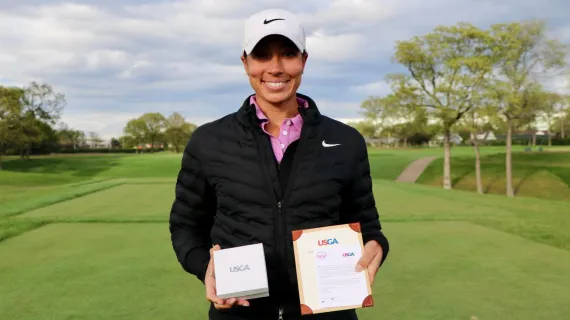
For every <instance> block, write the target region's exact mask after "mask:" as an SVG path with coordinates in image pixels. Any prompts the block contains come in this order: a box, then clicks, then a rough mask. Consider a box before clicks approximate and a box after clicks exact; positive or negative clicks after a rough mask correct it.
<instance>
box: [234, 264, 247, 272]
mask: <svg viewBox="0 0 570 320" xmlns="http://www.w3.org/2000/svg"><path fill="white" fill-rule="evenodd" d="M246 270H250V269H249V265H247V264H246V265H243V266H231V267H230V272H240V271H246Z"/></svg>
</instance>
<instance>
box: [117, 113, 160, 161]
mask: <svg viewBox="0 0 570 320" xmlns="http://www.w3.org/2000/svg"><path fill="white" fill-rule="evenodd" d="M165 126H166V118H164V116H163V115H162V114H160V113H157V112H151V113H145V114H143V115H142V116H140V117H139V118H136V119H132V120H130V121H129V122H127V125H126V126H125V128H124V129H123V131H124V133H125V135H127V136H129V137H130V141H131V142H134V144H139V143H150V145H151V152H154V148H155V147H156V143H157V141H158V140H159V139H160V138H161V136H162V135H163V134H164V130H165Z"/></svg>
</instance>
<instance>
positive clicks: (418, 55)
mask: <svg viewBox="0 0 570 320" xmlns="http://www.w3.org/2000/svg"><path fill="white" fill-rule="evenodd" d="M489 40H490V38H489V34H488V33H487V32H485V31H483V30H480V29H478V28H476V27H475V26H473V25H470V24H468V23H459V24H457V25H456V26H451V27H445V26H440V27H437V28H436V29H435V30H434V31H433V32H431V33H429V34H427V35H424V36H422V37H418V36H416V37H413V38H412V39H411V40H409V41H399V42H398V43H397V45H396V53H395V55H394V57H393V60H394V61H396V62H398V63H400V64H402V65H403V66H405V67H406V69H407V71H408V73H409V74H393V75H390V77H389V79H390V82H391V85H392V88H393V89H394V91H395V92H396V95H398V96H400V97H406V98H407V99H409V100H411V101H414V103H415V104H416V105H417V106H420V107H423V108H428V109H430V110H429V114H431V115H433V116H435V117H437V118H438V119H439V120H440V122H441V125H442V129H443V136H444V182H443V187H444V188H445V189H451V146H450V136H451V129H452V127H453V125H455V123H456V122H457V121H458V120H460V119H461V117H462V116H463V115H464V114H465V113H467V112H469V110H471V108H473V107H475V105H473V104H469V103H468V102H469V101H470V100H471V99H472V96H473V93H475V92H478V91H480V90H481V88H482V87H483V85H484V84H485V81H486V78H487V76H488V75H489V74H490V72H491V71H492V62H493V57H494V53H493V52H492V51H491V50H490V49H491V48H490V46H489V43H490V41H489Z"/></svg>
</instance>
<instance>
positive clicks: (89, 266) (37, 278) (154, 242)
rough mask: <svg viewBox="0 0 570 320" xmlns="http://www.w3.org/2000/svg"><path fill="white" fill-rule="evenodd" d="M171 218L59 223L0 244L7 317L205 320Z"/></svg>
mask: <svg viewBox="0 0 570 320" xmlns="http://www.w3.org/2000/svg"><path fill="white" fill-rule="evenodd" d="M169 241H170V240H169V234H168V226H167V225H166V224H136V225H130V224H53V225H48V226H44V227H41V228H39V229H36V230H33V231H30V232H27V233H25V234H23V235H21V236H19V237H15V238H11V239H7V240H5V241H3V242H1V243H0V257H2V258H1V259H0V283H2V285H1V286H0V296H1V297H2V299H0V310H2V317H1V318H2V319H13V320H17V319H18V320H19V319H34V320H43V319H46V320H47V319H153V320H154V319H205V318H207V317H206V311H205V309H204V303H205V299H204V292H203V290H201V288H200V287H199V286H198V284H197V282H196V281H194V280H193V279H191V278H190V277H188V276H186V275H184V274H183V273H182V272H181V271H180V268H179V266H178V265H177V262H176V258H175V257H174V255H173V251H172V249H171V245H169Z"/></svg>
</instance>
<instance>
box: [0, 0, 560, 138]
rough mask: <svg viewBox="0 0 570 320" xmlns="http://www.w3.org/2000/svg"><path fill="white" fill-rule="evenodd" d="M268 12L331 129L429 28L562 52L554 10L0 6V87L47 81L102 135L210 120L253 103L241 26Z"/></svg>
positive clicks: (423, 4)
mask: <svg viewBox="0 0 570 320" xmlns="http://www.w3.org/2000/svg"><path fill="white" fill-rule="evenodd" d="M275 7H279V8H285V9H288V10H291V11H293V12H296V13H297V14H298V15H299V18H300V19H301V21H302V22H303V24H304V26H305V29H306V32H307V36H308V39H307V43H308V50H309V62H308V65H307V70H306V72H305V75H304V79H303V84H302V87H301V90H300V91H302V92H303V93H305V94H308V95H310V96H311V97H312V98H313V99H315V100H316V101H317V103H318V104H319V106H322V109H323V112H325V113H326V114H327V115H331V116H333V117H336V118H339V119H341V118H342V119H352V118H359V117H361V115H360V114H359V105H360V103H361V101H362V100H363V99H365V98H366V97H367V96H368V95H379V94H382V93H385V92H387V91H386V90H387V87H386V85H385V84H384V81H383V79H384V75H385V74H387V73H390V72H394V71H397V70H398V69H399V68H400V66H397V65H393V64H391V63H390V56H391V55H392V54H393V51H394V45H395V42H396V41H397V40H401V39H408V38H410V37H411V36H413V35H417V34H424V33H427V32H429V31H430V30H431V29H433V28H434V27H435V26H437V25H439V24H447V25H449V24H454V23H456V22H459V21H469V22H472V23H475V24H476V25H479V26H484V27H486V26H487V25H488V24H490V23H494V22H503V21H513V20H521V19H527V18H545V19H548V20H549V22H550V26H551V28H552V29H553V34H556V36H558V37H560V38H562V39H565V40H566V41H570V22H569V21H568V19H567V17H566V16H565V15H567V13H566V12H568V11H570V4H569V3H568V2H567V1H563V0H546V1H545V2H542V3H539V2H537V1H535V0H520V1H515V0H503V1H498V0H497V1H491V0H484V1H479V0H433V1H429V2H428V1H420V0H405V1H404V0H386V1H377V0H307V1H304V2H296V3H292V2H291V1H286V0H275V1H267V0H250V1H247V2H243V3H240V2H239V1H230V0H191V1H184V0H178V1H168V0H165V1H158V2H157V1H149V0H140V1H139V0H126V1H118V2H117V1H111V0H99V1H94V0H81V1H65V0H64V1H63V2H62V1H55V0H53V1H50V0H47V1H45V0H44V1H40V0H22V1H17V2H16V1H5V0H0V43H1V44H2V50H0V85H18V86H22V85H25V84H26V83H29V82H30V81H32V80H35V81H45V82H48V83H50V84H52V85H53V87H54V89H55V90H57V91H60V92H63V93H65V94H66V97H67V106H66V109H65V110H64V120H65V121H66V122H68V124H69V125H70V126H71V127H75V128H80V129H83V130H85V131H97V132H98V133H99V134H101V135H103V136H108V135H109V136H110V135H113V136H118V135H120V134H121V132H122V127H123V126H124V124H125V123H126V121H125V119H127V118H128V117H133V116H137V115H140V114H142V113H144V112H151V111H159V112H163V113H165V114H166V113H169V112H171V111H172V110H179V111H181V113H182V114H183V115H185V116H186V117H187V118H188V119H189V120H190V121H192V120H191V119H194V121H193V122H195V123H197V122H200V121H210V120H213V119H215V118H217V117H221V116H223V115H225V114H227V113H229V112H232V111H234V110H236V109H237V108H238V107H239V106H240V105H241V103H242V102H243V99H244V98H245V97H246V96H247V95H249V94H250V93H251V88H250V87H249V83H248V82H247V78H246V77H245V75H244V70H243V67H242V65H241V62H240V60H239V56H240V45H241V41H242V38H241V37H242V32H243V23H244V20H245V18H247V16H248V15H250V14H252V13H254V12H255V11H258V10H262V9H268V8H275ZM560 81H562V80H560ZM556 83H557V84H556V85H555V84H553V86H557V87H563V86H564V82H556ZM115 115H116V116H115Z"/></svg>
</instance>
